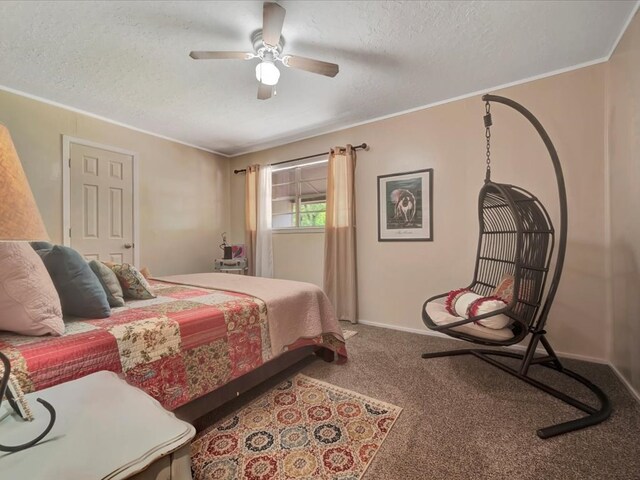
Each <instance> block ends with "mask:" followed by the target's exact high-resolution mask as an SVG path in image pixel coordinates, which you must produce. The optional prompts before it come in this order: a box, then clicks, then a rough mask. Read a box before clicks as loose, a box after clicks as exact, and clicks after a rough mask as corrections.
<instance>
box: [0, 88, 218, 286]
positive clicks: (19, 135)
mask: <svg viewBox="0 0 640 480" xmlns="http://www.w3.org/2000/svg"><path fill="white" fill-rule="evenodd" d="M0 123H2V124H4V125H6V126H7V128H8V129H9V131H10V132H11V136H12V138H13V141H14V143H15V145H16V149H17V151H18V155H19V156H20V159H21V160H22V164H23V166H24V169H25V171H26V174H27V177H28V178H29V182H30V184H31V188H32V190H33V192H34V195H35V198H36V202H37V203H38V207H39V208H40V211H41V213H42V217H43V219H44V222H45V225H46V227H47V230H48V232H49V235H50V237H51V239H52V241H54V242H57V243H62V135H63V134H65V135H71V136H74V137H79V138H82V139H85V140H91V141H93V142H98V143H102V144H106V145H111V146H115V147H120V148H124V149H127V150H131V151H134V152H136V153H138V154H139V160H140V166H139V178H140V182H139V195H140V241H141V242H140V243H141V245H140V253H141V258H140V260H141V264H142V265H147V266H148V267H149V268H150V269H151V271H152V273H154V274H156V275H164V274H173V273H176V274H177V273H189V272H202V271H207V270H210V269H211V268H212V265H211V264H212V259H213V258H214V257H216V256H217V255H218V253H219V251H218V247H217V246H218V244H219V243H220V234H221V233H222V232H223V231H224V230H226V229H228V226H229V208H228V207H229V168H228V167H229V165H228V160H226V159H224V158H221V157H217V156H215V155H213V154H211V153H208V152H204V151H201V150H197V149H195V148H191V147H187V146H184V145H181V144H178V143H175V142H171V141H168V140H163V139H160V138H157V137H154V136H152V135H147V134H144V133H140V132H137V131H134V130H131V129H128V128H124V127H120V126H117V125H114V124H111V123H108V122H104V121H101V120H98V119H95V118H92V117H89V116H86V115H81V114H78V113H75V112H72V111H70V110H65V109H63V108H59V107H55V106H52V105H49V104H46V103H43V102H39V101H36V100H31V99H28V98H25V97H22V96H18V95H15V94H12V93H8V92H5V91H0Z"/></svg>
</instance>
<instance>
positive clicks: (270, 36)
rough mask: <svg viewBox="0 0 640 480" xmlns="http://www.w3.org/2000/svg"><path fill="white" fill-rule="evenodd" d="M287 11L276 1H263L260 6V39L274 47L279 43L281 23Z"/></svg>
mask: <svg viewBox="0 0 640 480" xmlns="http://www.w3.org/2000/svg"><path fill="white" fill-rule="evenodd" d="M286 13H287V11H286V10H285V9H284V8H282V7H281V6H280V5H278V4H277V3H272V2H264V6H263V7H262V41H263V42H264V43H266V44H267V45H271V46H272V47H275V46H277V45H278V43H280V35H282V25H283V24H284V16H285V14H286Z"/></svg>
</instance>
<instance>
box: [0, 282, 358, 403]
mask: <svg viewBox="0 0 640 480" xmlns="http://www.w3.org/2000/svg"><path fill="white" fill-rule="evenodd" d="M151 284H152V286H153V288H154V291H155V293H156V295H157V298H154V299H152V300H134V301H128V302H127V305H126V306H125V307H122V308H116V309H113V313H112V315H111V317H110V318H106V319H101V320H85V319H73V320H69V321H65V324H66V333H65V334H64V335H63V336H62V337H49V336H47V337H26V336H21V335H14V334H9V333H2V334H0V350H2V352H3V353H4V354H5V355H7V356H8V357H9V359H10V360H11V368H12V373H13V374H14V375H15V377H16V378H17V379H18V381H19V382H20V384H21V386H22V389H23V390H24V391H25V393H26V392H33V391H36V390H41V389H43V388H46V387H50V386H52V385H56V384H58V383H63V382H67V381H70V380H73V379H75V378H79V377H83V376H85V375H88V374H90V373H93V372H97V371H99V370H110V371H113V372H116V373H120V374H122V376H123V377H124V379H125V380H126V381H127V382H128V383H130V384H131V385H134V386H136V387H139V388H141V389H143V390H144V391H146V392H147V393H148V394H150V395H151V396H152V397H154V398H155V399H157V400H158V401H159V402H160V403H161V404H162V405H163V406H164V407H165V408H167V409H170V410H173V409H175V408H177V407H179V406H181V405H184V404H185V403H187V402H189V401H191V400H193V399H195V398H198V397H200V396H202V395H204V394H206V393H209V392H211V391H213V390H215V389H216V388H218V387H220V386H222V385H224V384H225V383H227V382H229V381H230V380H233V379H234V378H237V377H239V376H241V375H243V374H245V373H247V372H249V371H251V370H253V369H255V368H257V367H259V366H260V365H262V364H263V363H265V362H266V361H268V360H270V359H271V358H272V357H273V355H272V352H271V345H270V341H269V325H268V320H267V311H266V306H265V304H264V302H262V300H260V299H258V298H255V297H252V296H249V295H244V294H240V293H233V292H227V291H221V290H210V289H204V288H196V287H191V286H182V285H175V284H168V283H162V282H157V281H152V282H151ZM272 321H277V320H272ZM313 344H316V345H322V346H325V347H327V348H330V349H331V350H334V351H335V352H337V353H338V354H339V355H340V356H342V357H346V348H345V345H344V342H342V341H341V340H340V339H338V338H337V337H335V336H333V335H322V336H320V337H317V338H313V339H300V340H298V341H297V342H295V343H294V344H293V345H291V346H290V347H289V350H292V349H294V348H299V347H302V346H305V345H313Z"/></svg>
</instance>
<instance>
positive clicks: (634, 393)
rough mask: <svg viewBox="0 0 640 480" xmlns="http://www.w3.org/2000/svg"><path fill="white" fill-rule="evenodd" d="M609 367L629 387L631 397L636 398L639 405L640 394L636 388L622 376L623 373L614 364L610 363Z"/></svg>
mask: <svg viewBox="0 0 640 480" xmlns="http://www.w3.org/2000/svg"><path fill="white" fill-rule="evenodd" d="M609 366H610V367H611V370H613V373H615V374H616V376H617V377H618V378H619V379H620V381H621V382H622V384H623V385H624V386H625V387H627V390H629V393H630V394H631V396H632V397H633V398H635V399H636V401H637V402H638V403H640V394H639V393H638V392H637V391H636V389H635V388H633V385H631V383H630V382H629V380H627V379H626V377H625V376H624V375H622V372H621V371H620V370H618V367H616V366H615V365H614V364H613V363H609Z"/></svg>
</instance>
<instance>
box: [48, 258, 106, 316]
mask: <svg viewBox="0 0 640 480" xmlns="http://www.w3.org/2000/svg"><path fill="white" fill-rule="evenodd" d="M38 255H40V257H41V258H42V261H43V262H44V266H45V267H47V270H48V271H49V275H50V276H51V280H53V284H54V285H55V287H56V290H57V291H58V295H60V303H61V304H62V313H63V314H64V315H72V316H74V317H84V318H106V317H109V316H111V308H110V307H109V300H107V294H106V293H105V291H104V289H103V288H102V285H101V284H100V280H98V277H96V275H95V274H94V273H93V271H91V268H89V265H88V264H87V262H86V261H85V259H84V258H82V256H81V255H80V254H79V253H78V252H76V251H75V250H74V249H72V248H69V247H64V246H62V245H55V246H54V247H53V248H51V249H49V250H38Z"/></svg>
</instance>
